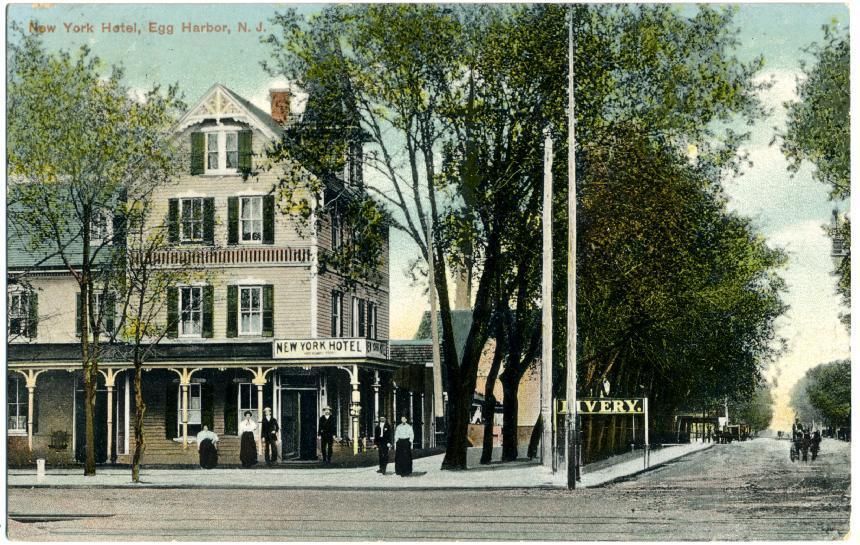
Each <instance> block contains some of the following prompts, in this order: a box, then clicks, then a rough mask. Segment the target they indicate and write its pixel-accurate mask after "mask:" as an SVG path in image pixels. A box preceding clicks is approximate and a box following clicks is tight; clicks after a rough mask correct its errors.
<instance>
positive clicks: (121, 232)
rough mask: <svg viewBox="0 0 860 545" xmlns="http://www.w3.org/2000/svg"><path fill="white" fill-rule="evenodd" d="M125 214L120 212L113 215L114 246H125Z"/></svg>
mask: <svg viewBox="0 0 860 545" xmlns="http://www.w3.org/2000/svg"><path fill="white" fill-rule="evenodd" d="M125 223H126V218H125V212H124V211H122V210H120V211H118V212H116V213H115V214H114V215H113V240H112V242H113V244H115V245H120V244H125Z"/></svg>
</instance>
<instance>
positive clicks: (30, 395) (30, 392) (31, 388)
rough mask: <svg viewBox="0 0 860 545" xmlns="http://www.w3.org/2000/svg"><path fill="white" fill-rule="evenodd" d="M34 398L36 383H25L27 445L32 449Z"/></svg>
mask: <svg viewBox="0 0 860 545" xmlns="http://www.w3.org/2000/svg"><path fill="white" fill-rule="evenodd" d="M35 400H36V385H35V384H29V381H28V384H27V446H28V447H29V448H30V452H32V451H33V403H35Z"/></svg>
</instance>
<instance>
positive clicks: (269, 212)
mask: <svg viewBox="0 0 860 545" xmlns="http://www.w3.org/2000/svg"><path fill="white" fill-rule="evenodd" d="M274 243H275V196H274V195H266V196H265V197H263V244H274Z"/></svg>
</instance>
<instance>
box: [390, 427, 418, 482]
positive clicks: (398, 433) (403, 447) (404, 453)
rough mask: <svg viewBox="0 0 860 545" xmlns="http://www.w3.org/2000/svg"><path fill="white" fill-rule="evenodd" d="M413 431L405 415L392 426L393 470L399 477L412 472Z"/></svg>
mask: <svg viewBox="0 0 860 545" xmlns="http://www.w3.org/2000/svg"><path fill="white" fill-rule="evenodd" d="M414 441H415V431H413V429H412V425H411V424H409V421H408V419H407V418H406V416H401V417H400V424H398V425H397V427H396V428H394V472H395V473H397V474H398V475H400V476H401V477H406V476H407V475H411V474H412V443H413V442H414Z"/></svg>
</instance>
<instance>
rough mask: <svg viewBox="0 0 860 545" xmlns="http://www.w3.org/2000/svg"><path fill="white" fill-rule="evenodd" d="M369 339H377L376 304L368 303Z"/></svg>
mask: <svg viewBox="0 0 860 545" xmlns="http://www.w3.org/2000/svg"><path fill="white" fill-rule="evenodd" d="M367 338H368V339H375V338H376V303H371V302H370V301H368V302H367Z"/></svg>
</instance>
